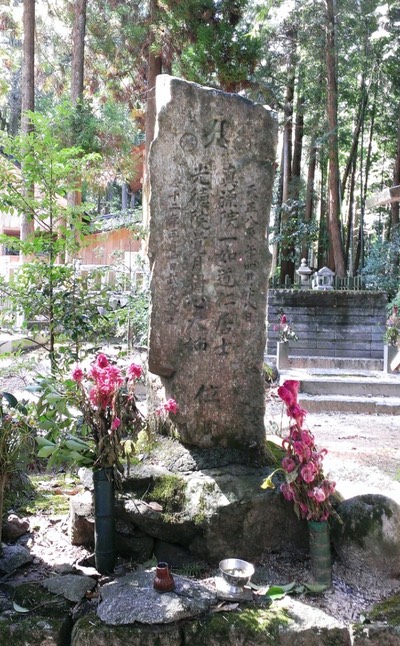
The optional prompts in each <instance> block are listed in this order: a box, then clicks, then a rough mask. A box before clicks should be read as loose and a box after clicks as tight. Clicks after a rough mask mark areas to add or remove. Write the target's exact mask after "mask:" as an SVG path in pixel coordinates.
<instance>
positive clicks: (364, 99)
mask: <svg viewBox="0 0 400 646" xmlns="http://www.w3.org/2000/svg"><path fill="white" fill-rule="evenodd" d="M367 103H368V91H367V88H366V86H365V79H364V77H363V78H362V81H361V96H360V104H359V106H358V114H357V120H356V125H355V128H354V132H353V141H352V144H351V149H350V153H349V157H348V160H347V164H346V168H345V170H344V173H343V178H342V183H341V188H340V197H341V199H342V200H343V197H344V194H345V192H346V184H347V180H348V177H349V174H350V171H351V170H352V168H353V167H354V159H356V158H357V149H358V141H359V138H360V132H361V126H362V124H363V122H364V117H365V108H366V107H367Z"/></svg>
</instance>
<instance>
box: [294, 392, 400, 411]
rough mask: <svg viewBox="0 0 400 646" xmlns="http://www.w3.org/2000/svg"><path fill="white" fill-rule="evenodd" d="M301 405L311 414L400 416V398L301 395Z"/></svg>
mask: <svg viewBox="0 0 400 646" xmlns="http://www.w3.org/2000/svg"><path fill="white" fill-rule="evenodd" d="M299 403H300V404H301V406H302V407H303V408H304V409H305V410H306V411H307V412H309V413H348V414H350V415H358V414H362V413H363V414H367V415H400V397H386V398H384V397H350V396H343V395H307V394H302V393H300V395H299Z"/></svg>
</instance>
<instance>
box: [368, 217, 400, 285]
mask: <svg viewBox="0 0 400 646" xmlns="http://www.w3.org/2000/svg"><path fill="white" fill-rule="evenodd" d="M399 249H400V229H397V230H395V231H394V232H393V233H392V238H391V239H390V240H385V239H383V237H382V236H378V235H376V234H375V235H374V237H373V239H372V242H371V243H370V246H369V250H368V255H367V259H366V262H365V267H364V269H363V270H362V274H363V276H364V277H365V283H366V287H367V289H376V290H383V291H386V292H387V293H388V296H389V298H393V297H394V295H395V294H396V293H397V292H398V289H399V285H400V266H399Z"/></svg>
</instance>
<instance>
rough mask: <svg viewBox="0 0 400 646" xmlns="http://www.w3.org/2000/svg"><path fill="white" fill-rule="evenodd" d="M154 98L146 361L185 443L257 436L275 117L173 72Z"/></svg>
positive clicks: (258, 439)
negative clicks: (174, 406) (174, 407)
mask: <svg viewBox="0 0 400 646" xmlns="http://www.w3.org/2000/svg"><path fill="white" fill-rule="evenodd" d="M156 101H157V125H156V135H155V139H154V141H153V143H152V146H151V152H150V159H149V173H150V187H151V189H150V205H149V210H150V236H149V258H150V264H151V269H152V280H151V295H152V308H151V322H150V338H149V369H150V371H151V372H152V373H154V374H156V375H159V376H160V377H161V379H162V383H163V387H164V389H165V395H166V396H167V397H173V398H174V399H175V400H176V401H177V403H178V406H179V412H178V414H177V415H176V418H175V417H174V420H173V421H174V423H175V424H176V430H177V432H178V434H179V437H180V438H181V440H182V441H183V442H184V443H186V444H189V445H193V446H198V447H212V446H237V447H240V448H242V449H246V447H253V446H259V445H261V444H262V443H263V441H264V438H265V431H264V424H263V416H264V378H263V372H262V365H263V356H264V346H265V309H266V288H267V276H268V271H269V262H270V258H269V253H268V246H267V225H268V219H269V208H270V203H271V192H272V183H273V168H274V160H275V146H276V133H277V125H276V120H275V118H274V115H273V114H272V113H271V112H270V111H269V110H268V109H266V108H265V107H263V106H261V105H258V104H254V103H252V102H251V101H248V100H247V99H244V98H243V97H240V96H238V95H233V94H226V93H224V92H220V91H217V90H212V89H210V88H203V87H201V86H199V85H196V84H194V83H188V82H186V81H183V80H181V79H177V78H173V77H170V76H166V75H161V76H160V77H158V80H157V88H156Z"/></svg>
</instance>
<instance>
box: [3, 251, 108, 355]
mask: <svg viewBox="0 0 400 646" xmlns="http://www.w3.org/2000/svg"><path fill="white" fill-rule="evenodd" d="M104 272H105V269H104V270H98V271H97V272H96V273H88V274H87V275H81V274H80V273H79V271H77V269H76V266H75V265H72V264H67V265H55V264H49V263H47V262H46V261H44V260H37V261H33V262H29V263H25V264H24V265H22V267H21V268H20V269H19V271H18V272H16V273H15V274H14V276H13V277H12V279H11V280H10V282H9V283H6V282H5V281H4V280H3V281H0V293H2V294H3V295H4V297H5V299H4V305H3V308H2V310H1V312H0V321H1V322H2V325H3V327H5V326H7V327H10V328H12V327H14V326H15V324H16V319H15V317H16V315H18V314H20V315H21V316H22V317H23V322H22V329H25V330H26V331H27V334H28V335H30V336H33V338H35V337H36V336H37V335H41V336H42V337H44V339H46V338H47V340H49V337H50V338H51V337H53V338H54V339H55V340H56V341H57V343H58V344H59V345H58V348H57V349H55V348H54V347H53V348H50V346H48V345H46V341H43V344H44V347H47V349H48V350H49V352H51V351H52V352H53V355H54V359H55V361H56V363H57V365H58V367H60V363H63V362H64V361H65V362H66V363H67V364H68V363H71V362H73V361H78V360H79V359H81V358H82V355H83V353H85V352H87V351H88V347H87V344H88V342H96V343H98V340H99V338H104V337H106V336H107V335H110V334H111V333H112V332H113V331H114V326H115V322H114V314H113V310H112V309H111V306H110V296H111V293H112V292H111V288H110V287H109V286H108V285H106V284H105V283H103V282H102V274H104Z"/></svg>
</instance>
